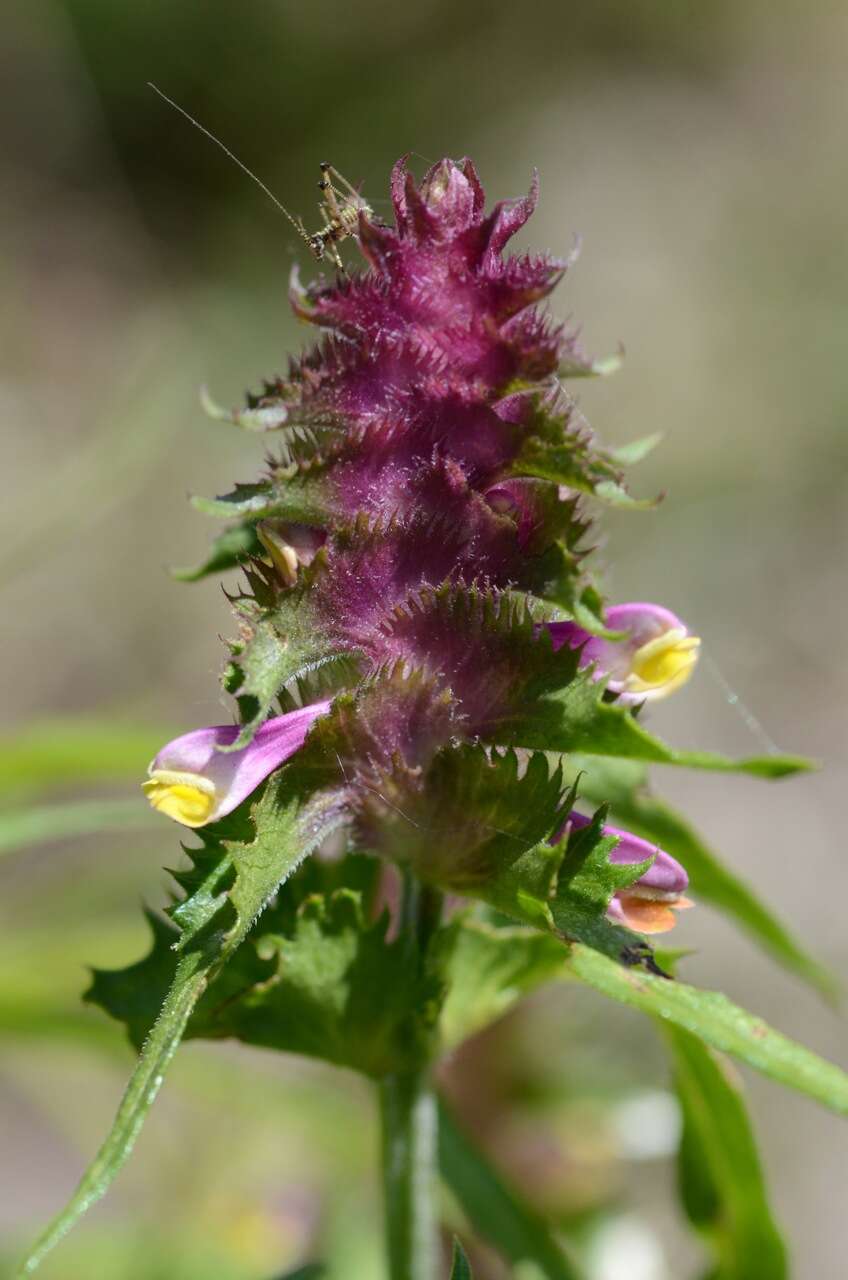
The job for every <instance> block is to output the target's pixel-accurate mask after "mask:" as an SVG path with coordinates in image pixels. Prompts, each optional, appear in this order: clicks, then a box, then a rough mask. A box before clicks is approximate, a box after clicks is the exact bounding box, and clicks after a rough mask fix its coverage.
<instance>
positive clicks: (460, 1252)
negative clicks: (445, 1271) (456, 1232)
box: [450, 1236, 473, 1280]
mask: <svg viewBox="0 0 848 1280" xmlns="http://www.w3.org/2000/svg"><path fill="white" fill-rule="evenodd" d="M450 1280H473V1272H472V1270H471V1263H470V1262H469V1261H468V1256H467V1254H466V1252H465V1250H464V1249H463V1247H462V1245H461V1244H460V1243H459V1240H457V1238H456V1236H454V1238H453V1258H452V1259H451V1273H450Z"/></svg>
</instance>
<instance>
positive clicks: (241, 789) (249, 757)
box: [142, 702, 330, 827]
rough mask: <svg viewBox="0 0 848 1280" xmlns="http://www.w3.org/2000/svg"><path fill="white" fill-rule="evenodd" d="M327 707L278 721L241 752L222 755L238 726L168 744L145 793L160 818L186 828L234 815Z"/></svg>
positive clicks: (200, 731)
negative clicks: (162, 815) (162, 817)
mask: <svg viewBox="0 0 848 1280" xmlns="http://www.w3.org/2000/svg"><path fill="white" fill-rule="evenodd" d="M329 709H330V703H329V702H313V703H312V704H311V705H310V706H308V707H301V708H300V709H299V710H297V711H289V712H288V713H287V714H286V715H284V716H274V717H273V718H272V719H271V720H266V721H265V723H264V724H263V725H262V726H261V728H260V729H258V730H257V733H256V736H255V737H254V739H253V741H252V742H251V743H250V744H249V746H247V747H245V748H244V749H243V750H242V751H221V750H219V748H220V747H228V746H230V744H231V743H233V742H235V740H236V738H237V737H238V735H239V733H240V732H241V729H240V726H239V725H233V724H217V725H210V726H209V727H208V728H206V729H194V730H193V731H192V732H191V733H184V734H183V735H182V736H181V737H179V738H174V740H173V741H172V742H169V743H167V745H166V746H164V747H163V748H162V750H161V751H160V752H159V754H158V755H157V756H156V758H155V760H153V761H152V762H151V764H150V767H149V769H148V774H149V777H148V780H147V782H145V783H143V784H142V785H143V789H144V791H145V794H146V795H147V798H148V800H149V801H150V803H151V804H152V805H153V808H154V809H156V810H157V811H158V812H159V813H164V814H166V815H167V816H168V817H169V818H173V819H174V821H175V822H181V823H182V824H183V826H185V827H203V826H205V825H206V823H207V822H215V821H216V820H217V819H218V818H223V817H225V815H226V814H228V813H232V811H233V809H235V808H237V806H238V805H240V804H241V802H242V800H245V799H246V798H247V797H248V796H249V795H250V793H251V792H252V791H255V790H256V788H257V787H258V786H259V784H260V782H264V780H265V779H266V778H267V777H268V775H269V774H271V773H273V772H274V770H275V769H277V768H278V767H279V766H280V765H281V764H282V763H283V762H284V761H285V760H288V758H289V756H292V755H294V753H295V752H296V751H298V750H299V749H300V748H301V747H302V746H303V744H304V742H305V740H306V735H307V734H308V733H309V730H310V728H311V727H312V724H313V721H315V720H316V719H317V718H318V716H322V715H325V714H326V712H327V711H329Z"/></svg>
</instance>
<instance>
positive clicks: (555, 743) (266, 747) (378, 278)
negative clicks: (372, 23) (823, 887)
mask: <svg viewBox="0 0 848 1280" xmlns="http://www.w3.org/2000/svg"><path fill="white" fill-rule="evenodd" d="M538 189H539V186H538V175H535V174H534V176H533V180H532V183H531V186H530V191H529V193H528V194H527V195H526V196H524V197H521V198H519V199H517V200H506V201H502V202H501V203H500V204H498V205H496V206H495V208H494V209H493V210H491V212H489V213H488V214H487V213H486V211H485V207H484V206H485V198H484V192H483V188H482V186H481V184H480V180H479V178H478V176H477V173H476V170H475V169H474V166H473V165H472V163H471V162H470V161H469V160H461V161H459V162H456V161H453V160H449V159H444V160H440V161H438V163H436V164H435V165H433V166H432V167H431V168H430V169H429V170H428V171H427V173H426V174H425V176H424V178H423V179H422V180H421V181H420V182H417V181H416V180H415V178H414V176H413V175H412V173H411V172H410V171H409V169H408V166H407V162H406V159H405V158H404V159H401V160H400V161H398V163H397V165H396V166H395V168H394V171H393V173H392V179H391V196H392V203H393V207H394V213H395V223H394V225H387V224H386V223H383V222H382V221H381V220H379V219H378V218H376V217H375V216H374V215H373V214H371V213H370V212H369V211H368V210H366V209H364V208H362V209H360V211H359V221H358V239H357V243H358V245H359V248H360V250H361V252H362V256H363V259H364V264H365V267H364V270H361V271H359V272H351V273H350V274H345V275H340V276H339V277H338V278H337V279H335V280H334V281H332V282H328V280H327V279H326V278H320V279H319V280H318V281H316V282H313V283H312V284H307V285H305V286H301V284H300V282H299V280H298V279H297V277H296V276H295V277H294V278H293V282H292V292H293V305H294V307H295V310H296V311H297V313H298V314H299V315H300V316H301V317H302V318H303V319H305V320H307V321H308V322H310V323H312V324H314V325H316V326H318V328H319V329H321V330H323V333H324V337H323V339H322V341H320V342H319V344H318V345H316V346H314V347H313V348H312V349H311V350H309V351H307V352H306V354H305V355H304V356H302V357H301V358H300V359H299V360H297V361H295V362H293V363H292V365H291V368H290V371H289V374H288V376H286V377H278V378H274V379H271V380H270V381H268V382H266V383H265V385H264V388H263V389H262V391H261V392H260V393H259V394H258V395H256V396H253V397H250V398H249V400H248V412H249V413H250V414H251V415H252V417H251V419H250V421H251V423H253V422H256V423H257V424H258V423H259V422H262V423H263V424H270V425H276V424H278V425H279V431H278V435H277V439H279V440H280V441H281V444H282V448H281V451H280V453H279V454H278V455H277V456H273V455H272V456H271V457H270V458H269V460H268V470H267V475H266V477H265V478H264V479H262V480H261V481H260V482H259V483H258V484H253V485H250V484H248V485H238V486H237V487H236V489H235V490H234V491H233V493H231V494H229V495H226V496H225V497H223V498H220V499H217V500H216V501H215V502H213V503H209V502H206V503H204V504H203V505H204V507H205V509H207V510H211V511H214V512H215V513H220V514H223V513H225V512H229V513H231V514H232V515H234V516H236V517H237V518H239V519H240V520H242V521H244V522H249V523H250V524H251V525H252V527H253V529H254V531H255V535H256V540H257V542H258V546H259V547H261V551H262V554H260V555H255V557H254V559H252V560H251V561H249V562H248V564H247V566H246V587H245V589H244V591H243V592H242V593H241V594H239V595H237V596H236V597H235V598H234V601H233V602H234V606H235V609H236V612H237V614H238V618H239V626H240V634H239V636H238V638H237V639H236V640H235V641H233V642H232V645H231V652H232V663H231V665H230V667H229V668H228V671H227V675H226V681H225V687H226V688H227V691H228V692H230V693H233V694H234V695H235V696H236V698H237V700H238V703H239V710H240V713H241V719H242V721H243V725H242V728H241V730H240V731H239V732H238V733H237V731H236V730H235V729H230V728H227V729H226V730H223V729H213V730H206V731H202V732H203V733H205V734H206V735H207V737H208V736H209V735H212V738H214V737H215V735H219V740H218V739H216V741H215V744H216V745H217V746H218V747H219V750H218V751H217V752H215V753H214V760H212V747H211V746H209V748H208V754H209V760H208V761H204V764H203V768H201V769H195V768H193V767H192V766H191V765H190V764H187V763H185V762H183V761H181V760H178V761H177V762H176V763H174V762H173V761H171V760H164V761H163V760H162V759H160V760H157V762H155V770H156V771H157V773H158V774H159V775H161V774H162V772H163V771H164V772H165V773H168V771H170V773H172V774H173V775H174V780H173V781H167V780H166V781H164V782H163V780H162V778H161V777H160V776H157V777H156V778H154V779H152V780H151V782H150V783H148V790H149V791H150V793H151V798H153V799H154V803H158V805H159V807H160V808H162V809H165V810H168V811H170V812H172V813H173V814H174V815H175V816H177V817H178V818H179V819H180V820H182V821H188V822H189V823H193V824H195V825H198V824H200V823H201V822H203V821H208V820H211V818H212V817H215V816H219V815H220V814H221V813H222V812H224V809H223V805H224V804H230V802H231V800H232V803H233V804H235V803H238V800H237V799H235V798H234V797H235V796H236V795H238V796H239V797H242V796H243V795H244V794H245V792H244V786H248V785H251V782H250V780H252V785H256V783H257V782H258V781H259V780H260V779H261V778H262V777H264V776H265V774H266V773H267V772H268V771H269V770H270V769H272V768H273V767H275V762H276V763H278V762H279V760H280V759H282V758H284V757H283V756H282V755H279V754H278V755H276V756H275V755H274V751H275V750H276V749H277V746H276V744H278V743H282V742H285V743H286V744H289V743H290V742H293V741H294V739H293V738H290V737H288V736H286V737H279V738H278V737H277V734H278V733H282V729H281V728H278V726H281V725H282V724H283V723H288V721H287V720H286V719H285V717H284V718H282V719H281V718H280V717H275V718H273V719H271V720H267V721H266V722H265V723H264V724H263V721H265V718H266V717H267V716H268V715H269V714H270V713H271V711H272V708H274V704H275V703H277V704H278V705H279V706H280V708H281V709H282V710H284V711H286V712H288V713H289V714H290V715H295V716H296V715H301V716H302V715H306V714H307V713H308V712H309V711H310V708H306V710H305V711H301V712H293V711H291V707H292V706H293V705H296V704H297V702H298V701H299V702H301V703H309V704H311V706H312V707H313V708H314V707H320V708H321V709H322V710H323V711H327V710H328V708H329V711H328V715H327V720H326V723H325V725H323V726H322V727H321V729H320V731H316V734H315V736H314V741H315V744H316V750H319V749H323V750H324V751H325V753H326V754H327V755H328V758H330V760H331V764H332V768H333V769H334V770H335V771H336V772H339V771H340V774H341V777H340V778H339V779H338V783H339V785H340V786H341V787H342V790H343V794H344V803H345V806H346V809H347V812H348V814H349V818H350V825H351V828H352V830H353V831H354V832H356V833H358V836H357V838H359V839H362V840H365V841H366V843H367V845H368V847H370V848H372V849H380V850H381V851H385V852H388V853H391V844H392V841H391V840H387V839H386V838H385V837H386V829H387V823H388V821H389V814H390V812H392V811H393V810H392V806H394V808H395V809H396V810H397V811H398V812H400V813H404V814H408V813H416V814H419V815H420V817H419V821H420V823H421V825H422V828H423V829H424V830H425V831H427V830H428V829H429V827H428V821H427V818H426V812H427V807H428V805H429V803H430V797H432V795H434V794H435V790H436V781H435V780H436V779H437V778H438V777H441V774H440V773H439V770H440V769H443V768H446V769H448V772H449V773H450V770H451V769H452V768H453V766H450V767H449V766H448V765H447V764H444V760H445V759H446V758H447V757H445V755H444V753H445V752H447V753H448V755H450V753H451V752H453V751H456V750H458V749H460V748H462V747H463V745H470V744H479V745H480V746H481V747H482V748H484V755H483V756H482V757H481V759H480V760H478V762H477V764H476V765H475V768H476V769H478V770H482V773H483V774H484V775H485V773H486V771H487V770H489V769H491V770H496V765H495V761H494V760H493V759H492V758H490V757H489V756H488V755H486V754H485V749H491V748H492V746H494V745H496V744H501V745H507V744H511V745H514V746H516V747H528V748H531V749H537V750H539V751H540V752H542V751H545V750H551V749H554V750H557V749H558V750H563V749H564V747H563V745H562V744H566V745H567V746H569V747H570V746H571V745H572V744H573V745H574V746H575V747H578V748H580V749H591V747H592V740H593V737H595V738H598V741H599V745H600V749H601V750H607V749H609V750H612V751H621V750H623V751H624V752H625V753H627V752H629V751H633V752H637V753H642V754H643V755H644V752H645V751H646V750H650V751H655V752H657V753H659V757H658V758H670V756H669V755H668V753H667V754H666V756H663V755H662V751H663V750H664V748H662V746H661V745H660V746H658V747H654V746H653V745H651V740H650V738H649V736H648V735H647V734H646V733H645V731H644V730H643V729H642V728H641V726H636V725H635V722H634V723H633V724H632V725H630V724H629V722H628V724H626V725H622V721H621V715H622V714H623V713H622V712H620V711H615V710H614V709H610V708H608V707H606V706H605V704H603V703H601V702H600V691H599V692H598V695H597V696H596V695H595V694H594V692H593V689H592V683H591V680H589V679H587V678H586V677H585V676H581V675H580V674H579V671H578V667H579V666H584V667H585V666H587V665H588V664H589V663H594V664H595V670H596V672H597V674H599V675H600V674H604V675H606V676H607V677H608V678H609V684H608V687H609V688H610V689H612V690H613V691H615V692H619V693H622V694H623V695H624V696H625V699H626V698H627V697H632V698H633V699H639V700H641V699H643V698H645V697H652V696H659V695H660V694H661V693H662V692H667V691H669V689H670V688H671V687H675V686H676V685H679V684H680V683H682V681H683V679H685V677H686V675H687V674H688V671H689V669H690V668H691V664H692V662H693V661H694V655H695V646H696V644H697V642H696V641H695V640H694V638H693V637H690V636H689V635H688V632H686V630H685V628H683V629H682V630H681V627H682V624H679V622H678V620H677V619H674V618H673V616H672V615H669V614H667V611H662V610H660V609H659V608H658V607H654V606H626V607H625V606H618V609H617V610H616V609H615V608H613V609H612V610H609V611H608V613H607V616H606V630H605V626H604V619H603V618H602V616H601V614H602V602H601V601H600V598H599V597H598V595H597V593H596V592H595V591H594V588H593V587H592V585H591V583H590V582H589V580H588V579H587V576H586V571H585V568H584V558H585V555H586V551H585V549H584V548H585V538H586V535H587V533H588V530H589V527H590V513H589V511H588V509H587V508H586V507H585V505H584V502H583V499H582V498H581V497H580V495H581V494H585V495H595V496H600V497H603V496H606V497H612V496H615V497H616V498H617V499H618V500H622V501H623V500H627V495H626V492H625V490H624V489H623V487H622V475H621V469H620V465H619V463H617V462H616V460H615V459H614V457H613V456H612V455H611V454H609V453H607V452H605V451H604V450H603V449H601V448H600V447H599V446H598V444H597V442H596V440H595V438H594V436H593V434H592V432H591V431H590V429H589V427H588V425H587V424H586V423H585V421H584V420H583V418H582V417H581V416H580V414H579V413H578V412H577V410H576V407H575V405H574V403H573V402H572V401H571V400H570V399H569V398H568V397H567V396H566V395H565V394H564V393H563V392H562V391H561V389H560V387H559V384H558V381H557V377H556V372H557V369H559V368H560V367H566V366H568V364H569V362H571V363H573V364H574V363H577V364H580V365H581V367H583V366H585V367H586V368H588V367H589V366H590V365H591V359H590V357H588V356H584V355H583V353H582V350H581V349H580V348H579V346H578V343H577V336H576V334H573V333H568V332H566V331H565V329H564V328H563V327H562V326H561V325H559V324H557V323H555V322H553V321H552V320H551V318H550V317H549V316H548V315H547V314H546V313H545V312H544V311H543V310H541V309H540V307H539V303H540V302H541V301H542V300H543V299H544V298H545V297H546V296H547V294H548V293H549V292H550V290H551V289H552V288H553V287H554V286H555V285H556V283H557V282H558V281H559V280H560V278H561V276H562V274H563V271H564V269H565V267H566V265H567V263H564V262H562V261H560V260H558V259H553V258H549V257H547V256H544V255H542V256H539V255H533V254H527V253H518V254H511V255H510V254H509V253H507V252H506V246H507V244H508V242H509V240H510V239H511V237H512V236H513V235H515V233H516V232H517V231H518V230H519V229H520V228H521V227H522V226H523V225H524V224H525V223H526V221H527V219H528V218H529V217H530V216H531V214H532V212H533V210H534V208H535V205H536V201H537V199H538ZM236 542H237V546H238V548H241V547H242V546H243V545H244V544H245V540H244V539H243V538H241V537H240V538H238V539H237V540H236ZM253 545H254V546H255V545H256V543H254V544H253ZM554 609H560V610H565V611H567V615H568V621H547V620H548V619H550V617H551V614H552V612H553V610H554ZM622 609H624V611H625V612H624V614H622V612H621V611H622ZM628 609H629V612H627V610H628ZM625 615H626V616H625ZM669 619H671V621H668V620H669ZM587 626H588V629H586V628H587ZM545 627H547V629H548V630H547V633H546V631H545ZM616 630H624V631H626V632H627V636H626V637H625V638H624V639H623V640H621V641H620V642H617V641H615V640H614V639H612V638H610V633H611V632H615V631H616ZM604 635H605V636H607V637H608V638H606V639H602V638H601V637H602V636H604ZM581 646H582V647H581ZM331 698H334V699H335V705H334V706H332V707H330V699H331ZM557 698H558V699H559V701H556V699H557ZM319 699H324V700H325V701H322V702H319ZM607 712H609V713H610V714H609V715H608V714H607ZM315 714H320V712H315ZM297 723H298V724H299V725H301V726H302V727H301V729H300V730H299V731H298V732H299V738H298V741H300V742H302V741H303V738H304V736H305V733H306V728H307V726H306V725H305V724H302V722H301V721H297ZM236 735H237V736H236ZM254 735H255V736H254ZM268 735H271V736H270V739H269V736H268ZM191 737H192V735H188V738H191ZM251 738H253V741H252V743H251ZM202 740H203V741H204V742H206V739H202ZM210 741H211V739H210ZM270 744H273V745H270ZM321 744H323V748H322V746H321ZM622 744H623V745H622ZM646 744H647V745H646ZM291 749H292V750H293V749H295V747H294V746H292V747H291ZM283 750H284V753H286V752H288V750H289V746H288V745H286V746H284V748H283ZM163 754H165V753H163ZM452 758H453V757H451V759H452ZM541 758H542V757H540V759H541ZM654 758H657V755H656V754H655V755H654ZM457 759H458V760H459V761H460V763H459V764H458V765H457V768H458V769H460V772H461V769H462V768H470V765H469V764H468V763H467V761H466V758H465V757H464V756H461V757H457ZM239 761H243V762H245V763H244V765H243V767H242V768H241V769H240V768H239V765H238V762H239ZM439 761H442V762H443V763H442V764H439V763H438V762H439ZM260 762H261V767H260ZM463 762H464V763H463ZM266 765H267V768H266ZM224 769H226V770H230V772H229V773H227V774H226V778H224V774H223V773H222V772H221V771H222V770H224ZM497 769H500V770H501V771H503V770H504V769H506V765H504V764H503V762H501V763H500V765H498V766H497ZM262 770H264V772H262ZM216 771H217V772H216ZM434 771H435V772H434ZM185 773H195V774H197V775H198V776H199V777H200V778H201V779H202V780H201V781H200V782H197V783H196V784H193V785H194V790H193V791H191V790H190V791H185V790H180V788H183V787H184V786H185V785H186V784H185V783H184V782H183V780H182V777H181V775H182V774H185ZM177 775H180V776H177ZM450 776H451V777H453V774H452V773H450ZM235 777H238V778H239V780H240V781H239V788H240V789H238V790H237V789H236V784H235V782H234V781H231V778H235ZM218 778H221V779H224V781H222V782H221V783H220V784H219V785H217V788H216V790H215V793H214V797H213V796H212V793H211V791H210V787H213V786H215V785H216V779H218ZM457 785H459V782H458V781H457ZM479 790H480V794H483V793H484V792H485V790H486V787H485V785H484V783H483V782H480V787H479ZM554 790H555V788H554ZM219 793H220V794H219ZM224 794H225V795H226V797H227V798H226V799H222V796H223V795H224ZM384 797H387V798H388V800H386V799H384ZM548 820H549V825H548V830H547V834H550V831H551V830H552V829H553V827H554V825H555V821H556V816H555V811H554V809H551V811H550V813H549V815H548ZM537 838H538V837H537ZM392 840H395V835H394V834H393V835H392ZM395 843H398V842H397V841H395ZM424 843H425V845H426V846H427V847H428V848H432V840H431V839H429V838H428V839H427V840H425V842H424ZM461 843H462V837H461V836H460V835H454V836H451V835H450V834H449V833H445V834H444V835H443V836H442V837H441V838H440V842H439V844H440V851H439V859H438V861H439V865H441V866H446V865H447V863H449V862H450V859H451V858H453V857H456V858H459V857H460V856H461V850H460V845H461ZM466 844H467V839H466ZM432 856H433V857H435V855H432ZM416 865H417V866H418V869H419V872H420V874H421V875H422V876H423V877H424V878H427V872H426V868H424V867H423V866H421V865H419V860H418V856H417V855H416ZM431 874H435V873H434V872H433V871H432V868H431ZM444 875H445V877H446V878H447V879H448V880H450V876H449V875H448V874H447V872H445V873H444ZM637 896H638V895H637Z"/></svg>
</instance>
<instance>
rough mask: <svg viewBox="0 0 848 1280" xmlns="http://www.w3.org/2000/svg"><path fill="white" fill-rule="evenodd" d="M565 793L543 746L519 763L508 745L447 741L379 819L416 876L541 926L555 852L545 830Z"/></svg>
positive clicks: (548, 830)
mask: <svg viewBox="0 0 848 1280" xmlns="http://www.w3.org/2000/svg"><path fill="white" fill-rule="evenodd" d="M383 790H384V791H385V788H383ZM564 799H565V796H564V788H563V785H562V778H561V774H560V773H559V771H558V770H557V769H551V768H550V767H549V765H548V761H547V760H546V758H545V757H544V756H543V755H542V754H536V755H532V756H530V757H529V758H528V759H527V760H526V761H525V762H523V764H522V765H520V764H519V760H518V757H517V756H516V754H515V753H514V752H512V751H506V752H503V753H500V752H495V753H492V754H491V755H490V754H489V753H487V752H486V751H485V750H484V749H483V748H482V747H476V746H460V747H449V748H445V749H444V750H442V751H440V752H439V753H438V754H437V755H436V757H435V759H434V761H433V763H432V765H431V766H430V768H429V770H428V772H427V775H426V779H425V784H424V786H423V787H417V788H416V789H415V791H414V792H413V793H412V794H410V795H405V794H404V795H402V796H401V797H400V801H401V802H400V803H399V805H398V806H396V810H395V814H394V816H393V814H392V813H391V812H390V813H389V814H387V815H386V817H385V819H384V822H385V823H386V824H387V828H388V830H389V832H390V835H389V837H387V838H388V840H389V843H390V847H391V850H392V856H393V857H395V858H397V859H398V860H399V861H403V862H407V863H409V865H410V866H411V867H412V868H413V870H414V872H415V874H416V875H418V876H419V877H420V878H421V879H423V880H425V881H427V882H429V883H432V884H435V885H437V886H438V887H439V888H442V889H445V890H447V891H449V892H453V893H459V894H464V895H466V896H468V897H474V898H479V899H481V900H483V901H485V902H488V903H490V904H491V905H492V906H494V907H496V908H497V909H498V910H501V911H504V912H505V913H506V914H508V915H512V916H514V917H516V918H518V919H520V920H530V921H531V922H533V923H538V924H542V925H543V926H544V925H545V924H546V922H547V920H548V918H549V917H548V914H547V906H546V903H547V899H548V897H549V895H550V892H551V890H552V887H553V882H554V878H555V876H556V871H557V867H558V865H559V861H560V857H561V853H560V852H559V851H558V850H557V849H555V848H553V847H552V846H551V845H549V844H548V842H547V837H548V836H550V835H551V833H552V832H553V830H554V829H555V828H556V825H557V822H558V818H559V815H561V814H562V812H563V803H564Z"/></svg>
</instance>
